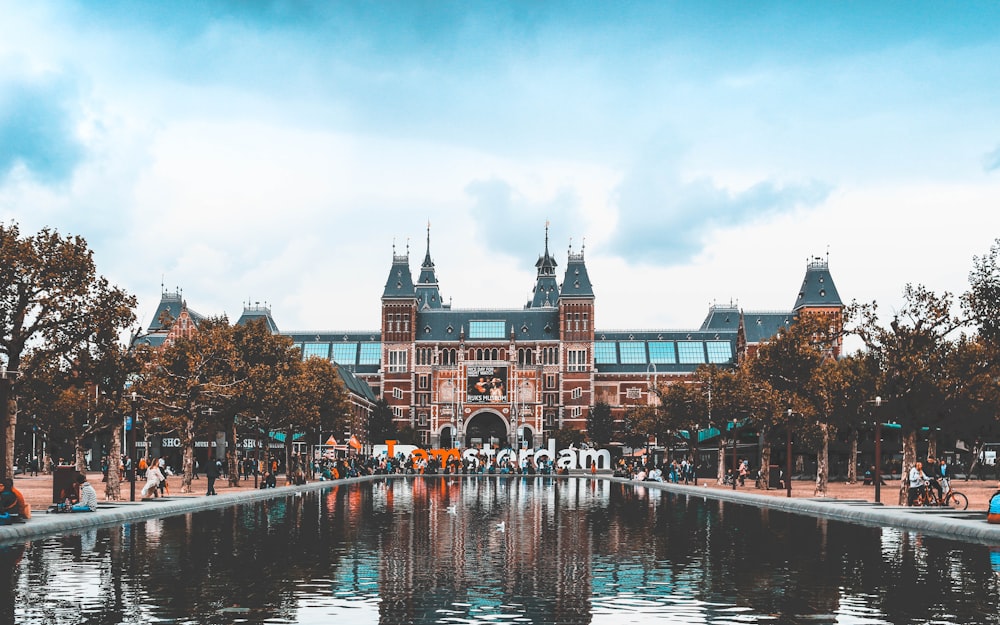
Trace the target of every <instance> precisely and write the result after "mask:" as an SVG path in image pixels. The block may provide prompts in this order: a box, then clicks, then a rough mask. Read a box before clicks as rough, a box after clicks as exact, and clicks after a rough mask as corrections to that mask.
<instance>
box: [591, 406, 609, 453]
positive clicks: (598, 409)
mask: <svg viewBox="0 0 1000 625" xmlns="http://www.w3.org/2000/svg"><path fill="white" fill-rule="evenodd" d="M612 434H614V417H613V416H612V415H611V406H609V405H608V404H607V403H605V402H597V403H596V404H595V405H594V406H593V407H592V408H591V409H590V411H589V412H588V413H587V435H588V436H589V437H590V440H591V441H593V443H594V444H595V445H598V446H602V447H603V446H606V445H607V444H608V443H610V442H611V436H612Z"/></svg>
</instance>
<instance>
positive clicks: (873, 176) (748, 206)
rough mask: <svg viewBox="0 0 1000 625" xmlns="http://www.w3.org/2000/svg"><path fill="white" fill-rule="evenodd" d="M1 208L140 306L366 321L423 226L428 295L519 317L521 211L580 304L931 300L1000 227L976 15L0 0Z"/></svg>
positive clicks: (758, 306) (995, 99)
mask: <svg viewBox="0 0 1000 625" xmlns="http://www.w3.org/2000/svg"><path fill="white" fill-rule="evenodd" d="M0 16H2V19H0V218H2V219H4V220H14V221H16V222H18V223H19V224H20V225H21V228H22V230H24V231H29V232H31V231H34V230H37V229H38V228H41V227H43V226H49V227H52V228H55V229H57V230H59V231H60V232H64V233H71V234H79V235H82V236H84V237H85V238H86V239H87V241H88V242H89V243H90V245H91V246H92V247H93V249H94V250H95V256H96V259H97V262H98V265H99V269H100V271H101V272H102V273H103V274H104V275H106V276H108V277H109V279H111V280H112V281H114V282H115V283H117V284H119V285H121V286H123V287H125V288H126V289H128V290H130V291H131V292H133V293H135V294H136V295H137V296H138V297H139V298H140V309H139V311H138V312H139V315H140V317H141V318H142V319H141V320H142V322H143V324H147V323H148V322H149V320H150V318H151V317H152V315H153V312H154V310H155V306H156V303H157V302H158V300H159V294H160V287H161V283H162V284H164V285H165V286H166V287H167V288H168V289H171V290H172V289H173V288H175V287H180V288H182V289H183V290H184V293H185V296H186V297H187V299H188V301H189V303H190V305H191V307H192V308H194V309H195V310H197V311H198V312H201V313H203V314H217V313H223V312H225V313H227V314H228V315H229V316H230V317H231V318H234V319H235V318H236V317H238V316H239V314H240V311H241V309H242V305H243V304H244V303H246V302H255V301H259V302H265V301H266V302H268V303H269V304H270V305H271V306H272V308H273V310H274V313H275V317H276V320H277V322H278V325H279V327H281V328H282V329H283V330H349V329H374V328H376V327H377V324H378V307H379V297H380V295H381V289H382V286H383V285H384V283H385V277H386V275H387V272H388V269H389V264H390V262H391V255H392V250H393V245H394V243H395V246H396V249H397V251H400V252H401V251H403V250H405V249H406V246H407V241H408V240H409V245H410V251H411V261H412V262H411V264H412V267H413V269H414V271H415V272H416V271H417V270H418V266H419V263H420V261H421V260H422V258H423V253H424V237H425V229H426V224H427V222H428V221H429V222H430V223H431V238H432V243H431V246H432V250H431V251H432V255H433V257H434V260H435V262H436V264H437V268H438V276H439V279H440V280H441V287H442V292H443V294H444V296H445V297H446V298H449V297H450V298H452V302H453V305H454V306H456V307H461V308H473V307H484V308H498V307H519V306H521V305H522V304H523V303H524V302H525V301H526V300H527V299H528V296H529V292H530V289H531V287H532V285H533V280H534V262H535V260H536V258H537V256H538V254H539V253H541V251H542V245H543V242H544V229H545V223H546V221H548V222H550V223H551V233H550V240H551V248H552V251H553V253H554V254H555V257H556V259H557V261H558V262H559V263H560V267H565V254H566V249H567V248H568V247H569V246H570V245H572V246H573V248H574V249H577V250H578V249H580V247H581V246H582V245H584V244H585V246H586V247H585V249H586V257H587V264H588V269H589V270H590V273H591V277H592V280H593V282H594V286H595V291H596V293H597V297H598V304H597V305H598V310H597V313H598V318H597V326H598V327H599V328H606V329H621V328H636V329H649V328H664V329H684V328H691V327H696V326H697V325H699V324H700V322H701V320H702V319H703V317H704V315H705V313H706V312H707V310H708V307H709V305H710V304H711V303H713V302H717V303H729V302H730V301H734V302H737V303H738V304H739V305H740V306H742V307H744V308H746V309H749V310H774V309H787V308H789V307H790V306H791V305H792V303H793V301H794V298H795V295H796V294H797V291H798V287H799V284H800V282H801V279H802V276H803V273H804V270H805V264H806V260H807V259H808V258H810V257H812V256H816V255H819V256H826V254H827V253H829V259H830V266H831V270H832V272H833V276H834V279H835V281H836V282H837V286H838V288H839V290H840V293H841V295H842V296H843V297H844V298H845V299H847V300H850V299H858V300H861V301H871V300H878V301H879V303H880V305H881V307H882V308H883V309H885V310H889V311H891V310H892V309H893V308H894V307H895V306H898V303H899V297H900V294H901V292H902V288H903V286H904V285H905V284H906V283H907V282H914V283H923V284H926V285H927V286H928V287H929V288H931V289H933V290H936V291H944V290H948V291H952V292H954V293H960V292H962V291H963V290H964V289H965V288H966V287H967V276H968V272H969V270H970V268H971V266H972V257H973V255H976V254H983V253H985V252H986V251H988V249H989V246H990V245H991V244H992V242H993V241H994V239H995V238H997V237H1000V217H998V216H997V215H998V211H997V207H998V206H997V205H998V199H1000V114H998V113H1000V63H997V62H996V59H998V58H1000V5H998V4H996V3H986V2H967V3H949V4H945V3H920V2H916V3H915V2H905V3H903V2H899V3H895V2H882V3H870V2H845V3H824V4H820V3H800V2H762V3H737V2H687V3H684V2H649V3H646V2H633V3H603V2H601V3H598V2H594V3H585V2H509V3H485V2H483V3H468V2H452V3H448V2H428V3H422V2H415V1H411V2H338V3H325V2H323V3H320V2H316V3H307V2H253V3H245V2H201V3H170V4H149V5H136V4H135V3H125V2H118V3H116V2H109V3H101V4H100V5H94V4H92V3H74V2H33V3H18V2H13V1H7V0H0Z"/></svg>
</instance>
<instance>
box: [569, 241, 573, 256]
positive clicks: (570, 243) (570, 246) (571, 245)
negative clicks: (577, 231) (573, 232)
mask: <svg viewBox="0 0 1000 625" xmlns="http://www.w3.org/2000/svg"><path fill="white" fill-rule="evenodd" d="M569 253H570V254H572V253H573V237H570V238H569Z"/></svg>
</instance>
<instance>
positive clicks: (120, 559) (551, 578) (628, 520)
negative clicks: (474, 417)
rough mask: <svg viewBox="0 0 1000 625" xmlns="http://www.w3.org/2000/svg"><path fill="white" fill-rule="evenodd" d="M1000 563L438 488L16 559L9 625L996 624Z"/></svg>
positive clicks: (144, 527)
mask: <svg viewBox="0 0 1000 625" xmlns="http://www.w3.org/2000/svg"><path fill="white" fill-rule="evenodd" d="M992 562H996V563H997V566H998V567H1000V552H997V551H992V552H991V550H990V549H988V548H986V547H980V546H976V545H967V544H962V543H955V542H951V541H946V540H942V539H936V538H929V537H925V536H921V535H919V534H915V533H911V532H904V531H899V530H895V529H879V528H868V527H859V526H852V525H847V524H841V523H835V522H829V521H824V520H819V519H813V518H810V517H803V516H794V515H788V514H784V513H779V512H775V511H768V510H758V509H755V508H750V507H742V506H737V505H734V504H726V503H722V502H715V501H712V500H704V499H702V498H700V497H694V498H687V497H678V496H674V495H670V494H668V493H662V492H660V491H658V490H650V489H646V488H644V487H642V486H630V485H620V484H615V483H609V482H603V481H589V480H557V479H552V478H541V477H532V478H516V477H511V478H507V477H502V478H500V477H498V478H492V479H479V478H450V479H449V478H447V477H444V478H437V477H434V478H430V477H428V478H415V479H410V480H400V481H392V482H386V481H380V482H373V483H366V484H357V485H339V486H333V487H331V488H330V489H329V490H326V491H322V492H317V493H311V494H305V495H302V496H290V497H287V498H282V499H275V500H271V501H268V502H263V503H258V504H253V505H244V506H238V507H235V508H230V509H226V510H218V511H211V512H203V513H197V514H189V515H184V516H178V517H172V518H166V519H157V520H151V521H146V522H142V523H134V524H129V525H125V526H122V527H119V528H113V529H101V530H92V531H88V532H84V533H82V534H76V535H66V536H62V537H57V538H51V539H46V540H40V541H35V542H32V543H30V544H27V545H22V546H15V547H6V548H0V606H9V607H6V608H3V609H5V610H7V611H6V612H4V613H3V615H2V618H0V621H5V622H12V623H13V622H16V623H46V624H51V623H80V622H85V623H95V624H96V623H147V622H151V621H152V622H170V623H237V622H238V623H263V622H267V623H327V622H330V621H331V619H341V618H343V619H350V620H349V622H351V623H387V624H396V623H470V622H490V623H614V625H622V624H624V623H653V622H671V623H747V622H751V623H758V622H760V623H800V622H809V623H925V622H936V623H968V622H976V623H997V622H998V621H1000V618H998V617H997V611H998V607H1000V606H998V581H997V577H996V574H995V573H994V566H993V565H992Z"/></svg>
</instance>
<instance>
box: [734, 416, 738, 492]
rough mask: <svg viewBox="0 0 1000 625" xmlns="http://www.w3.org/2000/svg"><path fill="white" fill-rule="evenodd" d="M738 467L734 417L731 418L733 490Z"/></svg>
mask: <svg viewBox="0 0 1000 625" xmlns="http://www.w3.org/2000/svg"><path fill="white" fill-rule="evenodd" d="M738 473H739V469H738V467H737V465H736V419H733V490H736V476H737V474H738Z"/></svg>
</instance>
